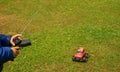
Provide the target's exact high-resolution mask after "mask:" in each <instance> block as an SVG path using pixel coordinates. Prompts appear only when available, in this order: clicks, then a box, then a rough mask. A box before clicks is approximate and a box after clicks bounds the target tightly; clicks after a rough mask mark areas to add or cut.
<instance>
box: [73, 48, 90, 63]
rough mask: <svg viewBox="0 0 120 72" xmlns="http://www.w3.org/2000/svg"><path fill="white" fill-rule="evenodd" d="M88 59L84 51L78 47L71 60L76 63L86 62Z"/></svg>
mask: <svg viewBox="0 0 120 72" xmlns="http://www.w3.org/2000/svg"><path fill="white" fill-rule="evenodd" d="M88 58H89V55H88V53H87V52H86V51H85V49H84V48H82V47H80V48H79V49H78V50H77V52H76V53H75V54H74V56H73V57H72V60H73V61H77V62H86V61H87V60H88Z"/></svg>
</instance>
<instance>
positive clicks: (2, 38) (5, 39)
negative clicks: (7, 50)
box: [0, 34, 11, 46]
mask: <svg viewBox="0 0 120 72" xmlns="http://www.w3.org/2000/svg"><path fill="white" fill-rule="evenodd" d="M10 39H11V36H6V35H3V34H0V43H1V46H11V44H10Z"/></svg>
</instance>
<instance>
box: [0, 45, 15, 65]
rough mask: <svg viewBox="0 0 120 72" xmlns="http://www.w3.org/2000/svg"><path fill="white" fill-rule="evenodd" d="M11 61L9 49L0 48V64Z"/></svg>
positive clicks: (11, 56)
mask: <svg viewBox="0 0 120 72" xmlns="http://www.w3.org/2000/svg"><path fill="white" fill-rule="evenodd" d="M12 59H13V51H12V49H11V48H10V47H0V64H2V63H5V62H7V61H9V60H12Z"/></svg>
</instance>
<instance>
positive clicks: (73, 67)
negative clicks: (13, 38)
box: [0, 0, 120, 72]
mask: <svg viewBox="0 0 120 72" xmlns="http://www.w3.org/2000/svg"><path fill="white" fill-rule="evenodd" d="M36 11H37V13H36V14H34V13H35V12H36ZM30 19H33V20H32V22H31V24H30V26H28V28H27V29H26V31H25V34H24V35H23V38H30V39H31V41H32V46H30V47H26V48H24V49H22V50H21V51H20V54H19V56H18V57H17V58H16V59H15V61H14V62H8V63H6V64H5V65H4V70H3V72H119V71H120V69H119V68H120V62H119V61H120V53H119V51H120V1H119V0H101V1H100V0H85V1H83V0H41V1H39V0H31V1H27V0H12V1H11V0H1V1H0V25H1V26H0V29H1V30H0V32H1V33H4V34H16V33H20V32H21V31H22V29H23V28H24V26H25V25H26V24H27V23H28V22H29V20H30ZM79 46H82V47H85V49H86V50H87V52H88V53H89V54H90V56H91V57H90V58H89V60H88V62H87V63H77V62H73V61H72V60H71V58H72V56H73V55H74V53H75V52H76V50H77V49H78V47H79Z"/></svg>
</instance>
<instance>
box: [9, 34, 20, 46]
mask: <svg viewBox="0 0 120 72" xmlns="http://www.w3.org/2000/svg"><path fill="white" fill-rule="evenodd" d="M21 37H22V34H16V35H13V36H12V37H11V39H10V43H11V45H12V46H15V43H14V42H13V39H15V38H19V39H21Z"/></svg>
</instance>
